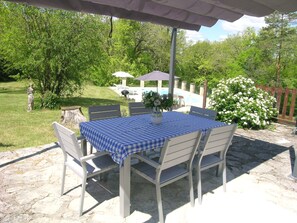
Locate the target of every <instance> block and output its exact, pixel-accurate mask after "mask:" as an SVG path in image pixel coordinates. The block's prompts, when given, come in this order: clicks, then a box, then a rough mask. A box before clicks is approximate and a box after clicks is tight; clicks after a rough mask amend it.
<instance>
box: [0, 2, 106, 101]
mask: <svg viewBox="0 0 297 223" xmlns="http://www.w3.org/2000/svg"><path fill="white" fill-rule="evenodd" d="M0 7H1V8H2V9H5V18H6V19H5V20H4V23H3V26H2V29H3V32H2V33H1V34H0V44H1V51H0V52H1V55H2V56H3V58H4V59H5V60H6V61H8V62H9V63H10V64H11V69H20V70H21V71H22V72H21V73H20V74H21V77H22V78H26V79H27V78H28V79H30V80H31V81H32V82H34V85H35V88H36V91H37V92H39V93H40V95H41V98H42V101H45V100H47V99H44V97H48V94H49V93H48V92H51V93H52V95H56V96H57V97H63V96H67V95H73V93H74V92H77V90H79V89H80V88H81V86H82V83H83V81H84V80H85V79H87V78H88V75H89V69H90V68H91V67H92V65H93V64H96V62H97V60H98V56H97V55H98V54H99V55H100V52H101V48H100V47H101V46H100V42H99V41H98V39H100V38H99V37H100V36H101V31H100V27H101V26H102V25H101V24H102V22H101V20H100V17H94V16H92V15H84V14H82V13H74V12H68V11H61V10H50V9H40V8H35V7H31V6H23V5H16V4H9V3H7V4H1V5H0ZM95 55H96V56H95ZM50 104H51V103H50ZM48 105H49V104H47V103H45V104H42V106H48Z"/></svg>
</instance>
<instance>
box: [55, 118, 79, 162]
mask: <svg viewBox="0 0 297 223" xmlns="http://www.w3.org/2000/svg"><path fill="white" fill-rule="evenodd" d="M53 128H54V130H55V134H56V136H57V138H58V141H59V144H60V147H61V148H62V150H63V153H64V155H66V153H67V154H69V155H70V156H72V157H73V158H75V159H77V160H79V159H80V157H82V156H83V154H82V150H81V148H80V146H79V144H78V141H77V137H76V135H75V133H74V132H73V131H71V130H70V129H68V128H66V127H64V126H63V125H61V124H59V123H57V122H54V123H53Z"/></svg>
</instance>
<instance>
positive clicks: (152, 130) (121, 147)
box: [80, 112, 226, 165]
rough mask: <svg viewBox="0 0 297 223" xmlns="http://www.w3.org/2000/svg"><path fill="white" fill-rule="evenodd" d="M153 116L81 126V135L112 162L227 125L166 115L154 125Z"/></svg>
mask: <svg viewBox="0 0 297 223" xmlns="http://www.w3.org/2000/svg"><path fill="white" fill-rule="evenodd" d="M150 119H151V115H137V116H131V117H123V118H113V119H105V120H99V121H91V122H82V123H80V132H81V134H82V135H83V136H84V137H85V138H86V139H87V140H88V141H89V142H90V143H91V144H92V145H93V146H94V147H95V148H96V149H97V150H99V151H108V152H110V154H111V156H112V158H113V160H114V161H115V162H117V163H118V164H120V165H121V164H122V163H123V161H124V159H125V158H126V157H127V156H129V155H131V154H133V153H137V152H140V151H145V150H151V149H154V148H160V147H162V146H163V144H164V142H165V140H166V139H168V138H171V137H175V136H178V135H183V134H187V133H190V132H194V131H198V130H199V131H202V132H204V133H205V132H206V131H207V130H209V129H211V128H215V127H220V126H224V125H226V124H225V123H222V122H218V121H213V120H209V119H205V118H200V117H198V116H194V115H187V114H183V113H179V112H164V113H163V120H162V123H161V124H159V125H154V124H152V123H151V120H150Z"/></svg>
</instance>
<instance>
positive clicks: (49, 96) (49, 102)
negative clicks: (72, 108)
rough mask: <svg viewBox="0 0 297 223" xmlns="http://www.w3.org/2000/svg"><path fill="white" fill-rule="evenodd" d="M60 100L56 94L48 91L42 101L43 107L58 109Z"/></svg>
mask: <svg viewBox="0 0 297 223" xmlns="http://www.w3.org/2000/svg"><path fill="white" fill-rule="evenodd" d="M59 100H60V99H59V97H58V96H57V95H56V94H54V93H52V92H50V91H46V92H45V94H44V95H43V98H42V99H41V101H42V103H41V107H44V108H49V109H54V108H56V107H58V105H59Z"/></svg>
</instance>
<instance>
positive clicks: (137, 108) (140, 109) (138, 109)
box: [129, 102, 152, 116]
mask: <svg viewBox="0 0 297 223" xmlns="http://www.w3.org/2000/svg"><path fill="white" fill-rule="evenodd" d="M151 113H152V110H151V109H150V108H146V107H145V106H144V104H143V103H142V102H130V103H129V114H130V116H133V115H143V114H151Z"/></svg>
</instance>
